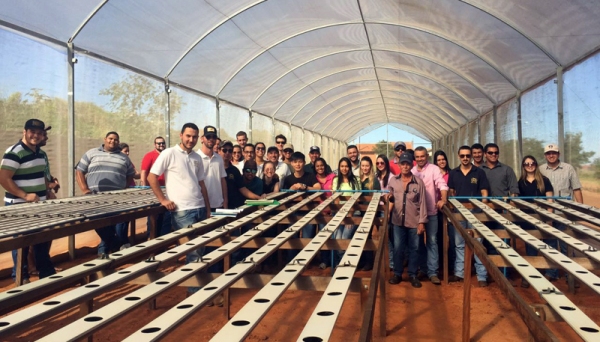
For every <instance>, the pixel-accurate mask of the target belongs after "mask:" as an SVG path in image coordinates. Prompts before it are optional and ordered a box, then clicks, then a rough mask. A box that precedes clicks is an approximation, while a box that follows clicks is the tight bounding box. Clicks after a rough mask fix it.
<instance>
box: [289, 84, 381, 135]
mask: <svg viewBox="0 0 600 342" xmlns="http://www.w3.org/2000/svg"><path fill="white" fill-rule="evenodd" d="M357 82H359V81H357ZM352 83H355V82H349V83H345V84H344V86H346V85H349V84H352ZM339 87H341V86H338V87H335V88H332V89H331V90H333V89H337V88H339ZM328 91H329V90H328ZM367 91H368V92H379V88H354V89H350V90H348V91H346V92H344V93H342V94H340V95H339V96H337V97H336V98H334V99H333V100H330V101H325V100H324V99H323V101H324V102H325V104H324V105H322V106H321V107H319V108H318V109H317V110H315V111H314V113H313V114H312V115H311V118H312V116H313V115H315V114H316V113H318V112H320V111H321V110H323V108H325V107H327V106H332V107H334V105H333V103H334V102H336V101H338V100H341V99H343V98H344V97H348V96H350V95H354V94H357V93H362V92H367ZM324 94H325V93H321V94H320V96H317V97H315V98H314V99H313V100H315V99H318V98H319V97H321V96H322V95H324ZM310 102H312V100H311V101H310ZM310 102H309V103H308V104H310ZM308 104H306V106H308ZM306 106H304V107H303V108H306ZM297 114H299V112H297V113H296V114H295V115H297ZM295 117H296V116H294V117H292V119H293V118H295ZM307 122H308V120H306V121H304V123H302V125H301V126H302V127H304V126H305V125H306V123H307Z"/></svg>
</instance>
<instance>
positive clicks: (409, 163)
mask: <svg viewBox="0 0 600 342" xmlns="http://www.w3.org/2000/svg"><path fill="white" fill-rule="evenodd" d="M398 161H399V162H400V175H398V176H396V177H392V178H391V179H390V183H389V184H388V189H389V191H390V193H389V194H388V195H387V196H388V197H389V199H390V200H391V201H390V211H391V213H392V225H393V226H392V240H393V246H394V248H393V250H394V252H393V258H394V275H393V277H392V278H391V279H390V280H389V283H390V284H399V283H400V282H401V281H402V272H403V271H404V255H405V251H406V250H408V253H407V254H408V277H409V280H410V283H411V285H412V286H413V287H415V288H419V287H421V286H422V285H421V282H420V281H419V279H418V278H417V268H418V266H419V254H418V248H419V235H421V234H423V233H424V232H425V224H426V223H427V204H426V194H425V184H424V183H423V181H422V180H421V179H420V178H419V177H415V176H414V175H413V174H412V173H411V169H412V167H413V161H414V158H413V156H412V155H411V154H409V153H403V154H401V155H400V157H399V158H398Z"/></svg>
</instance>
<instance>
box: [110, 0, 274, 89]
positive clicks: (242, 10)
mask: <svg viewBox="0 0 600 342" xmlns="http://www.w3.org/2000/svg"><path fill="white" fill-rule="evenodd" d="M107 1H108V0H107ZM266 1H267V0H258V1H256V2H254V3H251V4H249V5H248V6H246V7H244V8H242V9H240V10H239V11H237V12H236V13H234V14H233V15H231V16H229V17H227V18H225V19H224V20H222V21H221V22H219V23H218V24H216V25H215V26H213V27H212V28H211V29H210V30H208V31H206V32H205V33H204V34H203V35H201V36H200V37H199V38H198V39H197V40H196V41H195V42H194V43H192V45H190V47H189V48H188V49H187V50H186V51H185V52H184V53H183V54H182V55H181V57H179V59H177V61H175V63H174V64H173V66H172V67H171V68H170V69H169V71H167V73H166V74H165V78H168V77H169V76H171V74H172V73H173V71H174V70H175V68H177V66H178V65H179V64H180V63H181V61H183V59H184V58H185V57H186V56H187V55H189V54H190V52H192V50H193V49H194V48H195V47H196V46H198V44H200V42H202V41H203V40H204V38H206V37H208V35H209V34H211V33H213V32H215V30H217V29H218V28H219V27H221V26H223V25H224V24H225V23H226V22H228V21H229V20H231V19H233V18H235V17H237V16H238V15H240V14H242V13H244V12H246V11H247V10H249V9H251V8H253V7H254V6H258V5H260V4H261V3H263V2H266ZM215 97H219V94H217V95H216V96H215Z"/></svg>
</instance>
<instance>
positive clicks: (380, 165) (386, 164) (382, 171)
mask: <svg viewBox="0 0 600 342" xmlns="http://www.w3.org/2000/svg"><path fill="white" fill-rule="evenodd" d="M396 144H398V143H396ZM375 167H376V168H377V171H376V175H377V180H378V181H379V188H380V189H381V190H389V189H388V184H389V183H390V179H392V177H394V175H393V174H392V172H391V171H390V161H389V160H388V158H387V157H386V156H385V155H384V154H380V155H378V156H377V159H375ZM398 170H400V168H399V167H398ZM391 224H392V223H391V221H390V222H389V225H390V226H391ZM388 231H391V230H388ZM389 238H390V239H391V236H390V237H389ZM388 251H389V258H390V269H393V268H394V260H393V254H394V246H393V244H392V241H391V240H389V241H388Z"/></svg>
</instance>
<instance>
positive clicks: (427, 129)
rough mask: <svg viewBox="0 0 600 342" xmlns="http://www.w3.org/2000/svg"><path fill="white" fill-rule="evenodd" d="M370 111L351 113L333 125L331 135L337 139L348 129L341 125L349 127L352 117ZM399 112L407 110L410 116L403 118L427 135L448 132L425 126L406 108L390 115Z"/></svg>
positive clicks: (394, 111)
mask: <svg viewBox="0 0 600 342" xmlns="http://www.w3.org/2000/svg"><path fill="white" fill-rule="evenodd" d="M369 111H370V110H364V111H361V112H357V113H354V114H352V115H350V116H349V117H348V118H347V120H345V121H340V122H338V123H337V124H336V125H335V126H333V127H332V128H331V129H330V130H329V132H330V133H333V134H331V135H330V136H331V137H333V138H336V139H337V138H338V136H339V132H344V131H346V130H338V128H340V125H343V126H342V127H347V126H348V125H350V124H353V121H352V118H354V117H356V116H360V115H363V114H364V113H367V112H369ZM399 112H405V113H407V114H408V116H407V117H405V118H403V119H404V120H406V122H410V124H411V125H414V127H415V129H417V130H418V131H421V132H424V133H428V134H427V136H436V137H437V136H438V135H439V136H444V135H445V134H447V133H443V132H442V131H440V130H439V129H438V128H437V127H435V126H432V125H430V126H423V124H424V122H423V121H418V120H417V119H413V118H412V117H411V116H410V115H414V113H409V112H407V111H404V110H397V109H394V110H393V111H391V112H390V113H389V114H388V115H389V116H390V117H395V115H394V113H399ZM368 119H371V120H377V119H376V118H375V117H368ZM380 122H381V121H380ZM409 126H410V125H409ZM323 132H325V129H323V130H322V131H321V134H323ZM336 132H337V133H336ZM340 139H341V138H340Z"/></svg>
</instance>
